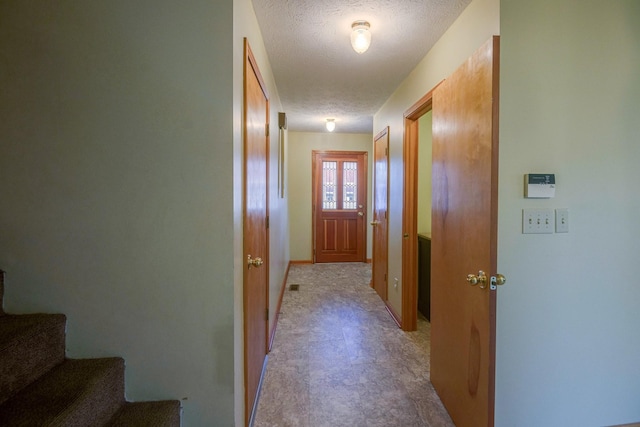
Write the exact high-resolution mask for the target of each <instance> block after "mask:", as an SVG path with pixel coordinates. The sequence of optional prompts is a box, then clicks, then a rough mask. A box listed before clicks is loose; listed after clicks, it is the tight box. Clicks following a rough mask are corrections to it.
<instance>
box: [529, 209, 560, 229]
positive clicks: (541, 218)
mask: <svg viewBox="0 0 640 427" xmlns="http://www.w3.org/2000/svg"><path fill="white" fill-rule="evenodd" d="M553 229H554V215H553V209H523V210H522V234H553Z"/></svg>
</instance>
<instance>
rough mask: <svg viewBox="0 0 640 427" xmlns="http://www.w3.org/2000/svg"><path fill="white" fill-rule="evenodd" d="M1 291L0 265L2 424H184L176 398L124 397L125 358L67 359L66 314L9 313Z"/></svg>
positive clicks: (30, 426) (8, 426)
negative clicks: (132, 399)
mask: <svg viewBox="0 0 640 427" xmlns="http://www.w3.org/2000/svg"><path fill="white" fill-rule="evenodd" d="M3 294H4V272H2V271H0V426H2V427H14V426H16V427H17V426H20V427H22V426H24V427H27V426H28V427H37V426H56V427H58V426H59V427H62V426H64V427H89V426H91V427H93V426H95V427H98V426H105V427H125V426H127V427H179V426H180V403H179V402H178V401H177V400H175V401H159V402H136V403H131V402H126V401H125V398H124V360H123V359H121V358H117V357H114V358H105V359H77V360H74V359H65V323H66V317H65V316H64V315H63V314H25V315H12V314H6V313H4V311H3V309H2V301H3Z"/></svg>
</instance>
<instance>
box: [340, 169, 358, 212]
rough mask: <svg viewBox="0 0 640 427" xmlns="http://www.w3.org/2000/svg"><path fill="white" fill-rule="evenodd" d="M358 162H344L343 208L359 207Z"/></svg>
mask: <svg viewBox="0 0 640 427" xmlns="http://www.w3.org/2000/svg"><path fill="white" fill-rule="evenodd" d="M357 194H358V162H344V163H343V164H342V209H357V208H358V197H357Z"/></svg>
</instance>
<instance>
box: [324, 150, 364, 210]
mask: <svg viewBox="0 0 640 427" xmlns="http://www.w3.org/2000/svg"><path fill="white" fill-rule="evenodd" d="M322 209H324V210H356V209H358V162H351V161H323V162H322Z"/></svg>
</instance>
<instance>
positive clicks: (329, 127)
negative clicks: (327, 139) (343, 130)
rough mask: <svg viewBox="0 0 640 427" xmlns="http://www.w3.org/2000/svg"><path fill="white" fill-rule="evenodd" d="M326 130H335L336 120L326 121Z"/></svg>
mask: <svg viewBox="0 0 640 427" xmlns="http://www.w3.org/2000/svg"><path fill="white" fill-rule="evenodd" d="M326 126H327V130H328V131H329V132H333V131H334V130H335V129H336V119H327V123H326Z"/></svg>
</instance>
